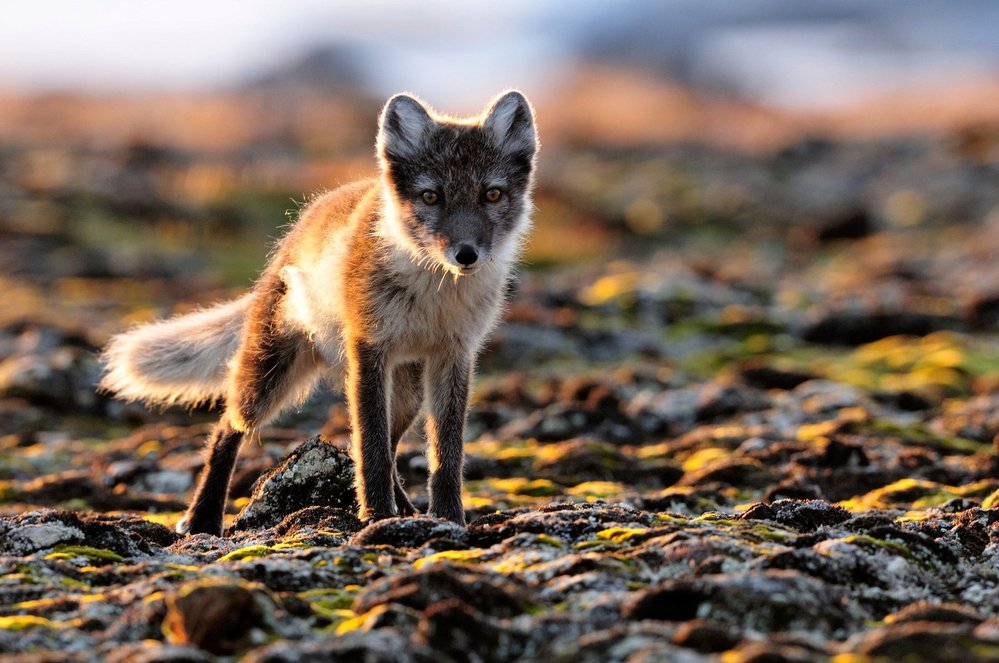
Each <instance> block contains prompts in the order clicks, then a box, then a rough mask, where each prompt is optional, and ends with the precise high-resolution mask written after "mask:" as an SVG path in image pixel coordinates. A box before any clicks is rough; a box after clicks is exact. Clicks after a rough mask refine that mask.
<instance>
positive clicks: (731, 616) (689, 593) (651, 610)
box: [622, 571, 865, 635]
mask: <svg viewBox="0 0 999 663" xmlns="http://www.w3.org/2000/svg"><path fill="white" fill-rule="evenodd" d="M622 614H623V615H624V616H625V617H626V618H628V619H657V620H666V621H679V622H683V621H690V620H693V619H696V618H705V617H706V618H711V619H714V620H717V621H719V622H722V623H726V624H729V625H732V626H741V627H743V628H754V629H761V630H763V631H767V632H770V631H794V630H809V631H820V632H823V633H826V634H827V635H829V634H832V633H835V632H837V631H838V630H840V629H843V628H855V627H856V626H858V625H859V624H861V623H862V622H863V619H864V618H865V613H864V611H863V610H862V609H861V608H860V607H859V606H858V605H856V604H855V603H853V602H852V601H850V600H849V599H848V598H847V597H846V596H844V594H843V591H842V590H841V589H840V588H837V587H833V586H830V585H827V584H825V583H822V582H820V581H818V580H816V579H814V578H810V577H808V576H806V575H803V574H800V573H796V572H792V571H764V572H763V573H760V574H754V575H752V576H748V575H734V574H733V575H727V574H725V575H708V576H702V577H700V578H691V579H685V580H668V581H666V582H665V583H662V584H660V585H658V586H656V587H652V588H649V589H644V590H641V591H639V592H637V593H636V594H635V595H634V596H633V597H632V598H631V599H630V600H629V601H628V602H627V603H626V604H625V606H624V607H623V608H622Z"/></svg>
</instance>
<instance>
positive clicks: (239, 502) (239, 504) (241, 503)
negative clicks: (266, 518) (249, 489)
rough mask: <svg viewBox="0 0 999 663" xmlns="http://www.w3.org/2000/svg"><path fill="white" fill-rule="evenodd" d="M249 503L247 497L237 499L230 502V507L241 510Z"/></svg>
mask: <svg viewBox="0 0 999 663" xmlns="http://www.w3.org/2000/svg"><path fill="white" fill-rule="evenodd" d="M249 503H250V498H249V497H237V498H236V499H234V500H233V501H232V505H233V506H234V507H236V508H237V509H242V508H244V507H245V506H246V505H247V504H249Z"/></svg>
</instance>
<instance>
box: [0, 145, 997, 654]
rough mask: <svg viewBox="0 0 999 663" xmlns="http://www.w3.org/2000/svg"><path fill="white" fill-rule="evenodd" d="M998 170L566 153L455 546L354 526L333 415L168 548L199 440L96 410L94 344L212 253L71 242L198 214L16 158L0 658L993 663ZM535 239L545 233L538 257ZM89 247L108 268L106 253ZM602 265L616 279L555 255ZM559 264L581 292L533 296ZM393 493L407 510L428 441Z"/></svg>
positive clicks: (405, 455)
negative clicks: (218, 518) (81, 222)
mask: <svg viewBox="0 0 999 663" xmlns="http://www.w3.org/2000/svg"><path fill="white" fill-rule="evenodd" d="M983 136H984V137H983ZM989 136H991V134H983V135H979V134H973V135H970V136H969V135H964V134H961V135H958V136H950V137H947V138H946V139H937V140H928V139H927V140H923V139H919V140H916V139H913V140H905V141H896V142H893V143H880V144H866V143H865V144H829V143H823V142H816V141H810V142H805V143H802V144H800V145H797V146H794V147H793V148H788V149H787V150H784V151H782V152H781V153H779V154H775V155H768V156H766V157H759V156H755V157H749V156H733V155H730V154H726V153H721V152H715V151H711V150H703V149H700V150H699V149H695V148H682V149H680V148H671V149H666V150H658V151H656V150H653V151H649V152H635V151H629V152H614V151H605V152H601V151H588V152H587V153H585V154H580V153H575V152H573V151H572V150H566V151H563V152H560V153H557V154H556V155H555V156H554V157H552V159H551V161H550V162H548V163H547V164H546V166H547V169H548V173H549V174H548V175H546V176H545V177H544V178H543V180H542V188H541V191H540V195H539V200H540V202H539V207H540V211H539V228H538V232H539V235H538V240H537V241H538V243H539V245H540V248H539V249H538V251H536V252H535V253H534V254H531V253H529V254H528V256H529V261H533V262H534V265H533V266H531V265H529V266H528V269H527V270H526V271H525V273H524V274H523V275H522V278H521V280H520V284H519V286H518V287H517V288H516V290H515V292H514V293H513V294H512V297H511V304H510V307H509V311H508V314H507V316H506V321H505V323H504V324H503V325H502V326H501V327H500V329H499V330H498V331H497V333H496V334H495V336H494V338H493V340H492V341H491V343H490V345H489V347H488V348H487V351H486V352H485V354H484V355H483V358H482V361H481V370H480V376H479V381H478V385H477V389H476V395H475V400H474V405H473V409H472V412H471V414H470V416H469V424H468V439H469V442H468V444H467V453H468V456H467V468H466V478H467V482H466V494H465V506H466V509H467V512H468V517H469V521H470V525H469V526H468V528H467V529H464V528H460V527H457V526H454V525H452V524H449V523H447V522H441V521H436V520H433V519H430V518H426V517H420V518H414V519H393V520H387V521H383V522H379V523H375V524H373V525H368V526H367V527H362V524H361V523H360V522H358V521H357V519H356V518H355V517H354V515H353V506H354V504H353V495H352V489H351V487H350V486H351V478H352V465H351V462H350V459H349V457H348V456H347V455H346V454H345V452H344V449H345V448H346V444H347V436H346V433H347V424H346V415H345V408H344V406H343V403H342V400H341V399H340V398H339V397H338V395H337V394H336V392H335V389H331V390H324V391H323V392H321V393H319V394H318V395H317V396H316V397H315V398H313V399H312V400H311V401H310V402H309V403H307V404H306V405H305V406H303V408H302V409H301V410H300V411H298V412H295V413H291V414H290V415H288V416H287V417H285V418H284V419H283V420H282V421H280V422H278V426H276V427H273V428H270V429H266V430H264V431H263V432H262V434H261V436H260V439H259V440H258V441H254V442H252V443H250V444H247V446H246V448H245V449H244V452H243V454H242V456H241V458H240V461H239V463H238V466H237V470H236V476H235V479H234V486H233V494H232V504H231V509H230V511H231V513H230V523H229V524H230V529H229V532H228V533H227V536H226V537H224V538H218V537H212V536H207V535H198V536H191V537H181V536H178V535H176V534H174V533H173V531H172V526H173V525H174V524H175V523H176V521H177V519H178V518H179V516H180V515H181V512H182V510H183V508H184V503H185V499H186V498H187V496H188V495H189V493H190V490H191V488H192V485H193V481H194V478H195V477H196V475H197V472H198V471H199V469H200V467H201V464H202V456H201V445H202V441H203V439H204V436H205V433H206V432H207V430H208V428H209V427H210V425H211V420H212V416H213V415H212V414H211V413H210V412H194V413H186V412H173V411H170V412H166V413H155V412H149V411H146V410H144V409H142V408H140V407H137V406H133V405H126V404H122V403H117V402H114V401H112V400H109V399H108V398H107V397H105V396H103V395H100V394H96V393H94V391H93V385H94V384H95V381H96V379H97V376H98V374H99V368H98V366H97V363H96V359H95V353H96V352H97V351H98V350H99V348H100V346H101V345H102V344H103V343H104V342H105V340H106V339H107V337H108V335H109V334H111V333H113V332H114V331H116V330H118V329H120V328H121V327H122V326H124V325H127V324H129V323H130V322H131V321H136V320H143V319H149V318H150V317H154V316H156V315H163V314H166V313H168V312H169V311H171V310H182V309H183V307H184V306H185V303H188V304H189V303H191V302H192V296H193V293H203V295H204V297H203V298H201V299H199V300H198V301H205V300H206V298H207V299H210V298H211V297H212V296H216V295H217V296H220V297H221V296H225V295H227V294H231V292H232V291H231V289H230V288H228V287H227V286H226V285H225V283H226V282H225V281H224V279H219V278H217V277H213V276H211V275H210V272H208V271H207V270H205V268H204V265H205V264H208V261H209V260H210V256H209V258H205V257H204V256H201V257H198V256H195V257H191V255H189V254H184V255H177V254H174V253H171V252H170V251H163V250H159V251H155V250H150V252H149V254H148V255H149V256H151V257H149V258H148V259H139V258H136V256H137V255H138V256H142V255H144V254H142V253H141V252H139V251H138V250H137V249H134V248H130V249H128V250H127V251H124V252H122V250H121V249H120V246H117V247H116V246H111V245H114V244H116V242H113V241H95V240H94V239H93V237H94V235H93V231H92V230H89V231H86V232H81V231H79V229H75V230H74V229H72V228H69V227H68V223H67V220H70V221H71V220H72V219H74V218H76V217H74V214H75V213H76V212H78V211H79V210H81V209H83V210H85V212H86V214H87V215H90V217H95V216H102V215H103V216H109V217H111V218H116V219H119V221H120V222H121V223H124V222H126V221H129V220H134V219H136V218H140V219H141V218H153V217H156V218H161V217H163V215H166V216H168V217H171V215H173V216H176V217H177V218H180V219H181V220H182V221H184V220H186V222H189V223H197V222H199V221H201V220H203V219H215V220H216V221H217V220H218V219H219V218H221V217H220V216H219V213H218V209H216V208H211V209H207V211H206V210H200V211H199V209H195V210H194V211H191V210H178V209H172V210H167V211H163V210H162V209H160V208H159V207H157V206H158V205H161V204H162V201H161V200H158V199H156V198H155V196H153V194H149V193H148V192H147V194H148V195H147V196H146V197H145V198H143V194H142V191H144V189H143V188H142V187H141V186H139V184H141V183H142V182H143V181H145V180H143V179H142V177H143V173H145V175H146V176H149V177H151V175H149V173H150V172H153V171H149V172H146V171H143V170H142V168H143V167H144V166H143V165H142V164H145V163H147V161H148V159H147V161H142V160H141V159H139V157H137V156H135V155H134V154H133V155H132V156H133V157H134V158H133V159H132V161H129V160H128V159H120V160H119V161H118V162H117V163H119V167H120V170H114V169H113V168H112V169H111V170H110V171H109V172H111V174H112V175H109V176H108V177H109V178H110V179H111V180H114V177H115V176H116V177H119V178H124V177H125V175H129V174H131V175H132V176H133V178H132V179H131V180H128V181H129V182H132V184H133V185H134V186H133V188H132V189H128V188H127V187H126V188H125V189H122V188H121V187H124V184H121V185H120V186H119V188H115V187H114V186H110V185H109V187H110V188H109V190H113V191H119V190H128V191H132V193H134V194H135V199H133V200H130V201H128V204H127V205H126V204H125V203H122V202H121V201H120V200H119V201H117V202H116V203H115V204H111V202H115V200H116V199H113V198H112V199H110V200H111V202H109V199H107V198H101V197H99V196H96V195H95V194H94V192H93V191H92V190H81V188H80V187H77V188H74V186H73V185H72V182H70V183H69V184H66V183H64V186H63V188H60V189H59V191H58V195H55V194H53V191H52V189H51V188H45V187H39V186H37V185H36V186H29V184H30V183H28V184H26V183H25V181H23V179H18V177H19V176H16V175H12V173H21V172H22V171H20V170H18V168H17V167H16V166H17V165H18V164H21V161H20V160H22V159H23V158H25V157H24V154H21V153H11V154H8V155H7V160H6V161H5V164H6V167H5V168H0V173H6V176H5V177H6V178H5V179H4V180H3V182H4V183H3V186H4V187H5V188H6V190H7V191H8V193H9V195H8V196H7V197H6V199H5V203H4V204H3V206H2V207H0V212H2V214H0V217H2V220H3V226H2V233H3V237H4V240H3V242H4V249H3V253H2V265H0V267H2V270H0V271H2V274H0V279H2V285H3V290H4V293H5V295H4V297H5V300H6V306H5V310H4V312H3V313H2V315H0V323H2V326H0V447H2V454H3V456H2V458H3V462H2V464H0V652H5V653H7V654H9V655H11V656H13V657H14V660H25V661H28V660H30V661H67V660H80V661H90V660H108V661H166V660H170V661H202V660H215V659H216V658H218V657H221V658H223V659H224V658H226V657H230V658H232V657H236V656H242V657H244V658H245V659H246V660H250V661H305V660H317V659H318V660H333V659H334V658H335V659H336V660H369V661H400V662H401V661H428V662H429V661H434V662H442V661H452V660H453V661H513V660H522V661H532V660H548V661H566V662H569V661H573V662H574V661H593V662H604V661H628V662H629V663H640V662H650V661H667V660H669V661H702V660H703V661H725V662H726V663H730V662H733V661H785V660H787V661H813V660H818V661H822V660H832V659H835V660H836V661H858V660H879V659H880V660H891V661H895V660H941V661H977V660H982V661H985V660H995V659H996V658H997V657H999V524H997V522H999V461H997V460H996V449H995V446H994V441H995V438H996V435H997V434H999V334H997V330H999V187H997V185H996V182H999V172H997V170H996V165H995V164H996V163H997V162H999V158H997V156H996V155H997V152H996V149H997V148H996V145H997V144H999V139H997V138H995V136H993V137H992V138H990V137H989ZM140 156H141V155H140ZM147 156H148V155H147ZM157 158H162V155H161V156H160V157H157ZM153 161H154V162H155V163H159V162H156V161H155V159H154V160H153ZM136 163H138V164H139V165H136ZM154 170H155V169H154ZM101 172H104V171H101ZM115 173H117V175H115ZM115 181H119V180H115ZM120 181H125V180H120ZM150 181H152V180H150ZM136 182H138V183H139V184H136ZM88 191H89V193H88ZM140 203H141V204H140ZM116 205H117V206H116ZM233 214H237V216H238V210H236V211H234V212H233ZM88 218H89V217H88ZM171 218H173V217H171ZM26 219H28V220H31V222H30V223H29V222H27V221H26ZM45 219H48V220H49V223H48V224H47V225H46V224H45V223H42V221H41V220H45ZM566 219H568V221H566ZM559 224H562V226H568V227H570V228H571V229H572V231H573V234H571V235H569V236H555V239H553V236H552V231H551V228H553V227H556V228H557V227H559ZM223 225H224V224H223ZM88 227H90V226H88ZM168 227H169V226H168ZM111 228H118V231H115V232H118V233H119V234H115V233H114V232H112V231H111V230H107V231H106V232H105V233H104V234H100V235H99V237H125V238H126V239H127V232H126V231H123V230H121V229H120V227H119V226H113V225H112V226H111ZM160 228H162V227H160ZM216 231H217V232H218V233H220V234H221V235H225V234H226V233H227V232H229V231H227V230H225V229H224V228H223V229H222V230H219V229H218V227H216V228H215V231H213V232H216ZM157 232H159V233H161V234H159V235H155V236H156V237H163V236H164V235H162V229H161V230H158V231H157ZM178 232H180V231H178ZM185 232H188V235H185V237H189V236H190V232H189V231H185ZM215 236H217V235H212V237H215ZM126 239H123V240H122V245H126V246H127V245H128V243H127V241H126ZM607 242H611V243H613V244H614V251H613V253H614V255H615V259H613V260H607V259H596V258H593V257H592V256H589V257H588V256H586V255H582V254H585V253H586V252H587V251H589V250H590V249H588V248H587V247H588V246H589V244H593V243H597V244H603V243H607ZM560 245H564V246H566V247H567V249H566V250H567V252H569V253H572V252H573V251H577V252H581V254H580V255H576V254H573V255H574V256H576V257H577V258H580V259H578V260H577V261H576V262H575V263H573V264H563V265H560V266H552V265H550V263H551V262H553V256H555V255H556V254H557V253H558V252H557V250H554V249H553V248H552V247H558V246H560ZM159 248H160V249H162V247H159ZM532 256H533V257H532ZM212 264H215V263H212ZM316 432H321V433H322V436H321V437H310V435H311V434H313V433H316ZM400 468H401V470H402V474H403V476H404V477H405V479H406V482H407V486H408V487H409V490H410V492H411V493H412V494H413V495H414V496H415V499H414V502H415V503H416V504H417V506H419V507H425V506H426V496H425V490H424V488H423V482H424V481H425V479H426V461H425V458H424V456H423V445H422V442H421V439H420V436H419V434H416V433H414V434H412V435H411V436H410V438H409V439H407V440H406V441H405V442H404V443H403V445H402V451H401V456H400Z"/></svg>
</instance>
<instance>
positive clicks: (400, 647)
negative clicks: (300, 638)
mask: <svg viewBox="0 0 999 663" xmlns="http://www.w3.org/2000/svg"><path fill="white" fill-rule="evenodd" d="M459 660H464V659H459ZM242 661H244V663H304V662H306V661H363V662H364V663H369V662H370V663H457V662H456V661H454V660H453V659H451V658H450V657H447V656H444V655H443V654H441V653H439V652H435V651H433V650H431V649H428V648H426V647H421V646H416V645H414V644H412V643H411V642H410V641H409V640H408V639H407V638H405V637H404V636H403V635H402V634H401V633H399V632H398V631H396V630H394V629H384V630H378V631H369V632H361V631H353V632H350V633H347V634H345V635H343V636H338V637H336V638H328V637H327V638H323V639H321V640H318V641H316V640H313V641H305V642H295V641H288V640H283V641H281V642H276V643H274V644H272V645H268V646H266V647H260V648H257V649H254V650H253V651H251V652H249V653H248V654H247V655H246V656H244V657H243V658H242Z"/></svg>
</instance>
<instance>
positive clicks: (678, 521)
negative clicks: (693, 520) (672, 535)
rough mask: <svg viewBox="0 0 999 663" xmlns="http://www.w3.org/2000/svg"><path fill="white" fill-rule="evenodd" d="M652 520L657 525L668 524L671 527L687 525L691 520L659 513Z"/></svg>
mask: <svg viewBox="0 0 999 663" xmlns="http://www.w3.org/2000/svg"><path fill="white" fill-rule="evenodd" d="M652 519H653V520H655V521H656V522H657V523H666V524H669V525H686V524H687V523H688V522H689V519H687V518H684V517H683V516H674V515H672V514H669V513H657V514H656V515H655V516H653V517H652Z"/></svg>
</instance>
